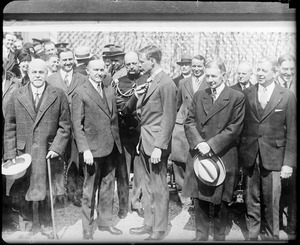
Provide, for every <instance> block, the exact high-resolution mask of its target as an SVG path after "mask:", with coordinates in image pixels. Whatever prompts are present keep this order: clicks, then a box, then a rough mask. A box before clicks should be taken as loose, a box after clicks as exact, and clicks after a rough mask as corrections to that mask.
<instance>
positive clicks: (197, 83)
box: [169, 55, 207, 207]
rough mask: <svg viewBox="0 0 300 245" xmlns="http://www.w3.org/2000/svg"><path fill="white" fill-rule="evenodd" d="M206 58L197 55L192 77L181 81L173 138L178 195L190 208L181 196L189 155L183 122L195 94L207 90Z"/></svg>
mask: <svg viewBox="0 0 300 245" xmlns="http://www.w3.org/2000/svg"><path fill="white" fill-rule="evenodd" d="M204 65H205V58H204V57H203V56H202V55H196V56H194V57H193V58H192V59H191V64H190V65H189V66H191V67H192V75H191V76H188V77H186V78H184V79H182V80H181V81H179V88H178V93H177V99H176V108H177V117H176V122H175V127H174V131H173V137H172V151H171V154H170V156H169V160H171V161H172V162H173V171H174V176H175V183H176V186H177V191H178V195H179V197H180V200H181V203H182V205H184V206H186V207H188V206H189V204H190V203H191V202H190V200H189V198H184V197H183V196H182V195H181V190H182V186H183V181H184V175H185V168H186V160H187V157H188V154H189V144H188V141H187V139H186V135H185V132H184V127H183V122H184V120H185V119H186V117H187V114H188V111H189V108H190V106H191V103H192V100H193V97H194V94H195V93H196V92H197V91H199V90H204V89H205V88H207V83H206V81H205V74H204V71H205V69H204Z"/></svg>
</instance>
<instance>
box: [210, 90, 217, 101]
mask: <svg viewBox="0 0 300 245" xmlns="http://www.w3.org/2000/svg"><path fill="white" fill-rule="evenodd" d="M211 96H212V98H213V103H214V102H215V101H216V100H217V90H216V89H215V88H212V89H211Z"/></svg>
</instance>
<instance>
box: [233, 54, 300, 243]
mask: <svg viewBox="0 0 300 245" xmlns="http://www.w3.org/2000/svg"><path fill="white" fill-rule="evenodd" d="M276 71H277V60H276V59H275V58H273V57H262V58H260V59H259V60H258V62H257V70H256V76H257V81H258V83H257V84H256V85H254V86H251V87H249V88H248V89H246V90H244V91H243V93H244V94H245V97H246V115H245V122H244V128H243V132H242V134H241V145H240V149H239V158H240V161H241V163H242V167H243V171H244V173H245V178H246V200H245V204H246V223H247V229H248V232H249V237H248V239H249V240H258V237H259V235H260V237H261V239H262V240H278V239H279V202H280V196H281V188H282V182H281V180H286V179H289V178H290V177H291V176H292V174H293V172H294V169H295V168H296V158H297V136H296V133H297V124H296V115H297V113H296V97H295V94H294V93H293V92H292V91H290V90H289V89H287V88H283V87H281V86H280V85H279V84H276V83H275V76H276ZM289 201H290V202H292V201H293V200H289Z"/></svg>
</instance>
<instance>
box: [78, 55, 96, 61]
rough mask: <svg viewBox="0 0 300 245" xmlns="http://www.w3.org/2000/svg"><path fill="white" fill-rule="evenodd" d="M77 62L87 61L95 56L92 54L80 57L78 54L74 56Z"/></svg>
mask: <svg viewBox="0 0 300 245" xmlns="http://www.w3.org/2000/svg"><path fill="white" fill-rule="evenodd" d="M74 56H75V59H76V60H86V59H90V58H92V57H93V54H90V55H89V56H88V57H79V56H77V55H76V54H75V55H74Z"/></svg>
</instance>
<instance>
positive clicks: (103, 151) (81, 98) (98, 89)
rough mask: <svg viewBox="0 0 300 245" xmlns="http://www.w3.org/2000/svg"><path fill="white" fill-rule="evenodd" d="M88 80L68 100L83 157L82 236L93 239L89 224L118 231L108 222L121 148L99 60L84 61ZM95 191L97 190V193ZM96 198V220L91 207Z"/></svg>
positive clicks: (111, 99)
mask: <svg viewBox="0 0 300 245" xmlns="http://www.w3.org/2000/svg"><path fill="white" fill-rule="evenodd" d="M87 72H88V75H89V81H87V82H86V83H85V84H83V85H81V86H79V87H78V88H77V89H76V90H75V93H74V96H73V100H72V122H73V128H74V135H75V139H76V143H77V146H78V150H79V152H80V153H81V154H82V155H83V161H84V163H85V164H84V186H83V197H82V226H83V238H84V239H93V231H94V230H93V227H94V225H97V226H98V229H99V230H100V231H108V232H110V233H111V234H113V235H120V234H122V231H121V230H119V229H117V228H115V227H114V226H113V224H112V214H113V201H114V186H115V168H116V162H117V157H118V155H119V154H120V153H121V152H122V148H121V141H120V136H119V127H118V111H117V106H116V100H115V95H114V91H113V88H112V87H111V85H107V86H104V84H103V79H104V77H105V72H104V62H103V60H92V61H90V62H89V63H88V66H87ZM97 193H98V194H97ZM96 200H97V207H96V209H97V221H95V220H94V208H95V205H96Z"/></svg>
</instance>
